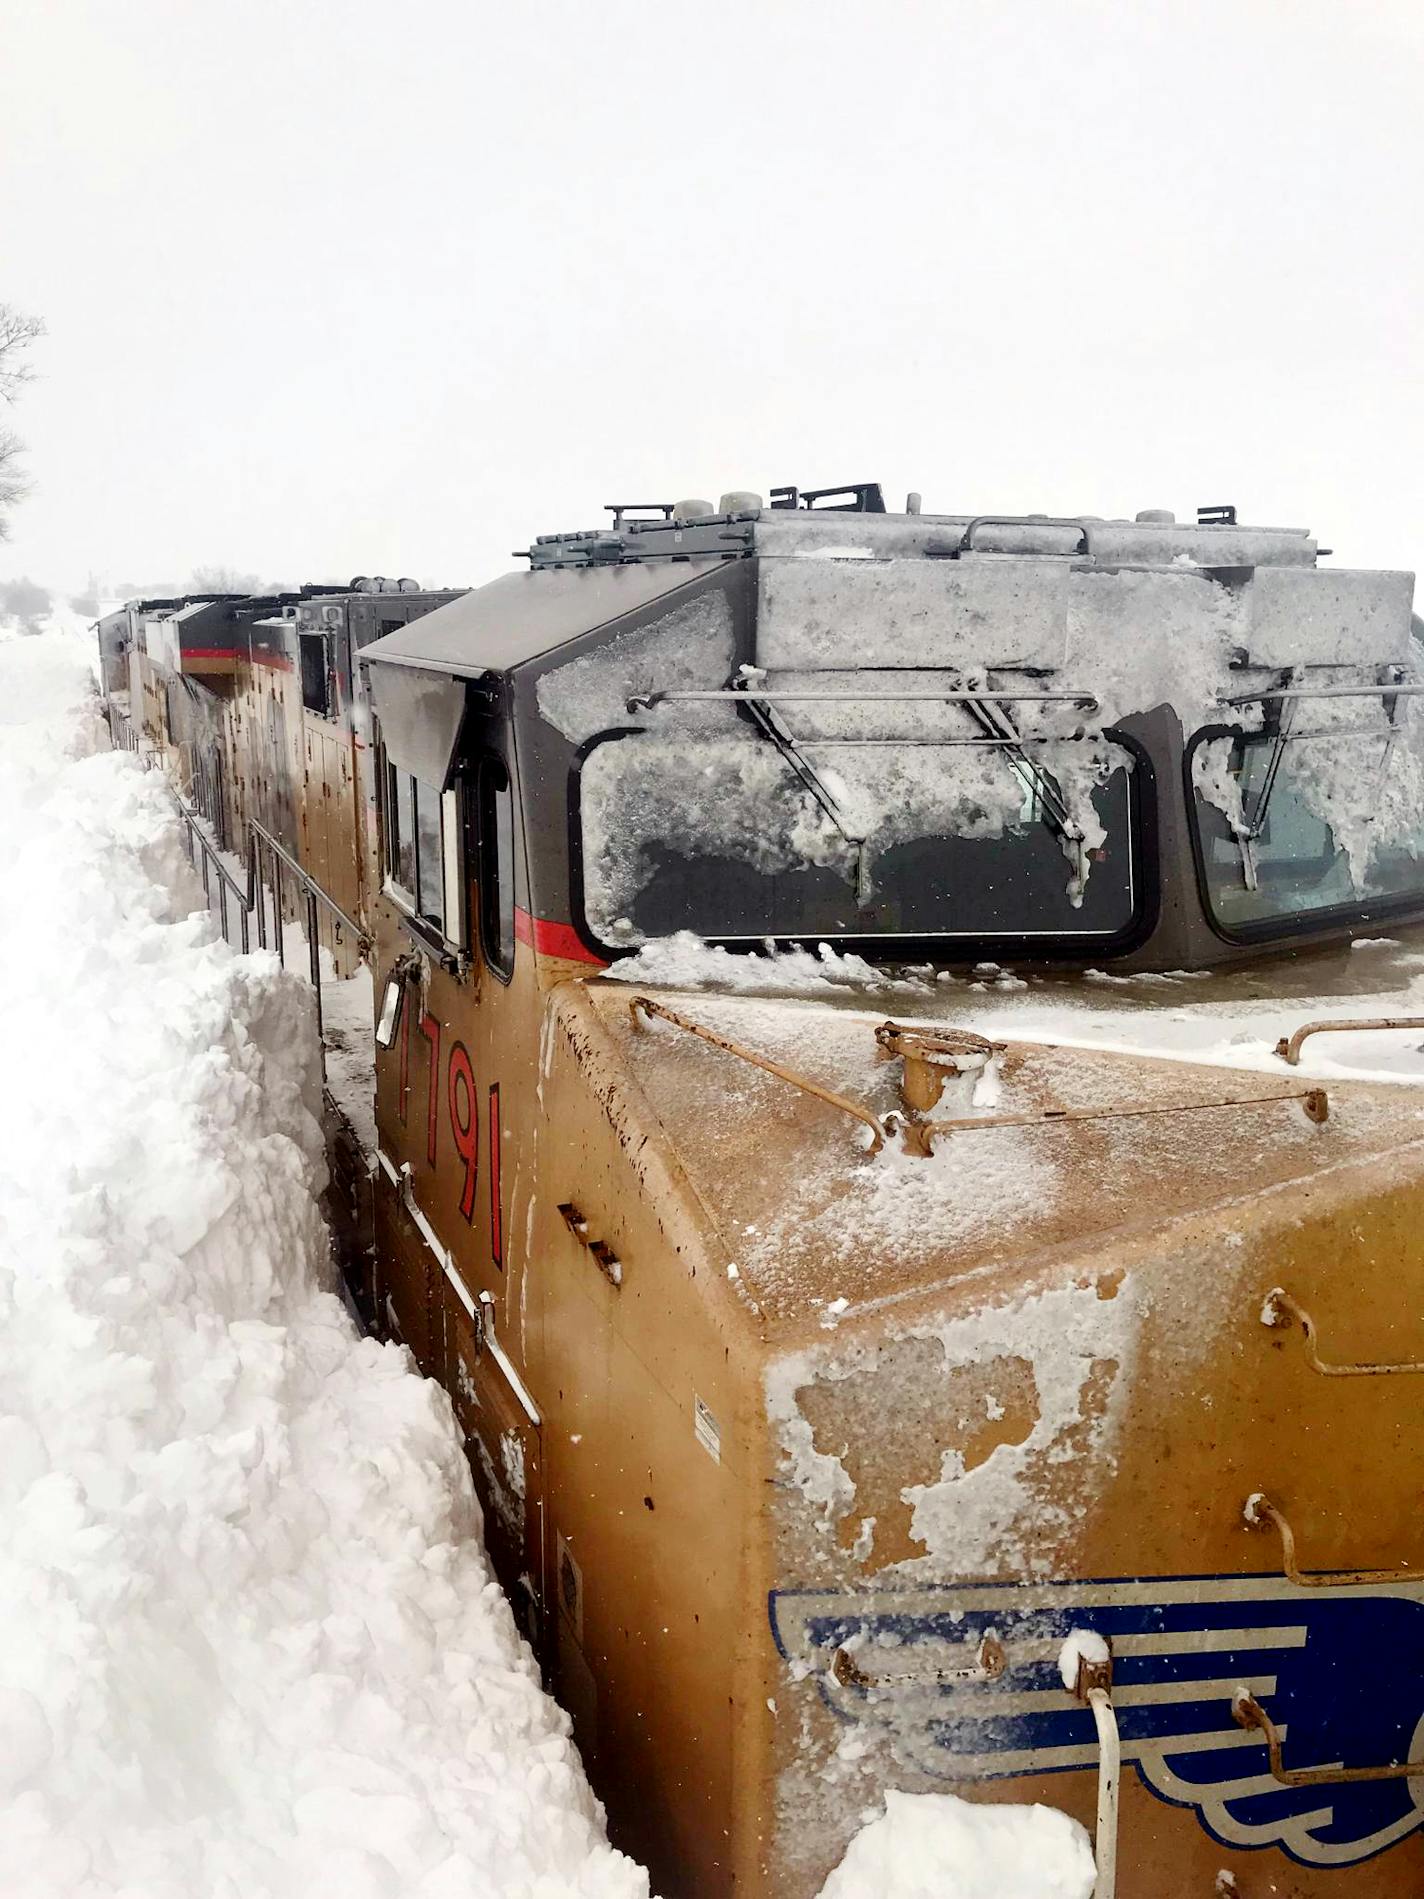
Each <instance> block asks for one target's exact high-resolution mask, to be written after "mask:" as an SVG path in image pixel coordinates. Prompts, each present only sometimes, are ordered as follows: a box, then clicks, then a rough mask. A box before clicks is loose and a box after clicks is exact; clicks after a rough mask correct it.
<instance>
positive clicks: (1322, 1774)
mask: <svg viewBox="0 0 1424 1899" xmlns="http://www.w3.org/2000/svg"><path fill="white" fill-rule="evenodd" d="M1231 1713H1232V1716H1233V1718H1234V1719H1235V1721H1236V1725H1237V1726H1238V1727H1242V1728H1248V1729H1254V1730H1255V1731H1256V1732H1257V1733H1258V1734H1260V1735H1262V1736H1263V1737H1264V1739H1265V1742H1266V1753H1267V1755H1268V1757H1269V1759H1270V1763H1271V1778H1272V1779H1273V1780H1278V1781H1279V1782H1280V1784H1281V1785H1282V1786H1283V1787H1336V1786H1341V1785H1348V1784H1349V1783H1350V1782H1352V1781H1360V1780H1417V1779H1418V1778H1419V1777H1420V1776H1421V1775H1424V1761H1392V1762H1390V1763H1388V1764H1387V1765H1385V1766H1383V1767H1287V1766H1286V1765H1285V1762H1284V1761H1283V1760H1282V1758H1281V1742H1282V1740H1283V1739H1284V1738H1285V1737H1284V1735H1283V1734H1282V1733H1281V1730H1280V1729H1279V1728H1278V1727H1277V1726H1276V1724H1275V1722H1274V1721H1273V1720H1272V1719H1271V1717H1270V1715H1268V1714H1267V1713H1266V1710H1265V1709H1264V1708H1263V1707H1262V1706H1261V1704H1260V1702H1259V1701H1257V1699H1256V1697H1255V1696H1254V1695H1253V1694H1249V1693H1248V1692H1247V1691H1246V1689H1244V1688H1238V1689H1237V1690H1236V1693H1235V1694H1234V1695H1233V1696H1232V1697H1231Z"/></svg>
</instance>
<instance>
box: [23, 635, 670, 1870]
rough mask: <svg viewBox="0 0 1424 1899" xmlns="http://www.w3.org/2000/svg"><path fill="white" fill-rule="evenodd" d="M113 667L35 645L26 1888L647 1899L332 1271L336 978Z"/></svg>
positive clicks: (56, 640)
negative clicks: (132, 752)
mask: <svg viewBox="0 0 1424 1899" xmlns="http://www.w3.org/2000/svg"><path fill="white" fill-rule="evenodd" d="M88 694H89V678H88V654H87V651H86V649H85V648H84V647H83V646H82V645H80V644H78V643H77V642H74V641H72V640H66V639H64V638H63V637H61V636H54V635H47V636H41V637H38V638H19V639H9V640H4V639H0V890H3V892H4V897H3V900H2V901H0V997H3V998H4V1002H5V1022H4V1031H3V1038H4V1039H3V1047H4V1052H5V1058H4V1086H3V1087H2V1088H0V1892H3V1893H5V1894H7V1895H15V1896H16V1899H20V1896H21V1895H23V1899H109V1896H110V1895H114V1896H115V1899H117V1895H119V1894H123V1895H124V1896H125V1899H208V1896H209V1895H211V1896H212V1899H219V1896H221V1899H265V1896H266V1895H272V1896H273V1899H276V1896H277V1895H282V1896H283V1899H285V1896H286V1895H291V1899H297V1895H301V1899H310V1895H314V1894H319V1893H333V1894H337V1893H339V1894H341V1895H342V1899H408V1896H409V1899H456V1896H457V1895H458V1899H470V1895H476V1894H478V1895H501V1896H503V1895H511V1896H513V1895H530V1896H531V1899H533V1896H534V1895H539V1896H540V1899H545V1896H547V1899H555V1896H556V1895H558V1896H559V1899H563V1896H564V1895H572V1894H578V1895H584V1894H586V1895H590V1896H593V1895H598V1896H599V1899H605V1896H606V1899H615V1896H616V1899H625V1896H626V1899H633V1896H634V1895H640V1894H645V1893H646V1891H647V1882H646V1878H645V1876H644V1875H643V1874H642V1873H641V1872H640V1871H639V1870H638V1869H637V1868H636V1867H634V1866H633V1865H632V1864H631V1863H630V1862H629V1861H628V1860H626V1859H625V1858H623V1857H622V1856H620V1855H618V1854H616V1853H614V1852H613V1851H612V1850H611V1849H610V1848H609V1847H608V1845H607V1843H606V1841H605V1839H604V1837H603V1834H602V1828H601V1823H600V1817H599V1813H598V1810H597V1807H596V1805H595V1802H594V1801H593V1799H592V1796H591V1795H590V1793H589V1790H588V1788H587V1785H586V1783H585V1781H584V1778H583V1774H582V1770H581V1768H580V1766H579V1763H578V1760H577V1757H576V1756H575V1754H574V1751H573V1748H572V1746H571V1743H570V1741H569V1739H568V1730H567V1724H566V1722H565V1720H564V1717H563V1716H562V1715H561V1714H560V1713H559V1711H558V1710H557V1709H556V1708H555V1707H554V1705H553V1703H552V1702H551V1701H549V1700H548V1698H547V1697H546V1696H545V1695H544V1694H543V1692H542V1690H541V1689H540V1686H539V1683H538V1679H537V1675H536V1672H535V1669H534V1666H533V1663H532V1661H531V1659H530V1657H529V1655H528V1653H527V1651H526V1650H525V1648H524V1646H523V1644H522V1643H521V1641H520V1639H519V1637H518V1635H517V1633H516V1630H515V1627H514V1624H513V1621H512V1619H511V1616H510V1613H509V1610H508V1608H507V1607H506V1604H505V1602H504V1598H503V1597H502V1595H501V1594H500V1593H499V1591H498V1589H497V1588H496V1586H495V1584H494V1582H493V1580H492V1579H491V1576H490V1572H489V1569H488V1566H487V1564H486V1561H485V1557H484V1554H483V1550H482V1547H481V1544H480V1539H479V1524H478V1518H477V1511H476V1508H475V1505H474V1503H473V1500H472V1496H471V1492H470V1488H469V1483H468V1478H467V1473H466V1470H465V1466H464V1460H463V1456H462V1453H461V1450H460V1447H459V1444H458V1442H457V1439H456V1436H455V1433H454V1430H453V1427H452V1424H451V1422H450V1418H449V1414H448V1409H447V1406H446V1402H445V1400H444V1398H443V1396H442V1395H441V1394H440V1393H439V1391H438V1390H437V1389H436V1387H435V1386H433V1385H432V1384H429V1383H427V1382H426V1381H424V1380H422V1379H420V1378H418V1377H415V1376H413V1375H412V1374H411V1372H410V1370H409V1368H408V1363H407V1360H406V1358H405V1355H404V1354H403V1353H402V1352H401V1351H400V1350H398V1349H397V1348H395V1347H391V1346H382V1345H378V1344H376V1343H375V1342H374V1341H371V1340H363V1339H360V1338H358V1337H357V1336H356V1334H355V1333H354V1331H353V1329H352V1327H351V1324H350V1321H349V1320H348V1318H347V1315H346V1312H345V1310H344V1308H343V1306H342V1304H341V1302H340V1300H339V1299H338V1298H337V1297H336V1296H335V1295H334V1293H333V1292H332V1291H331V1290H330V1289H329V1267H328V1243H327V1237H326V1234H325V1231H324V1229H323V1226H322V1223H321V1219H320V1216H319V1214H318V1211H317V1204H316V1194H317V1192H318V1190H319V1188H320V1185H321V1181H322V1177H323V1165H324V1164H323V1158H322V1147H321V1137H320V1130H319V1125H318V1107H319V1094H318V1076H317V1066H316V1046H315V1040H314V1036H313V1034H312V1030H311V1014H312V1012H311V1005H310V999H309V995H308V993H307V992H306V991H305V989H304V988H303V986H302V984H301V983H300V981H299V979H298V978H297V977H296V976H284V975H283V974H282V973H281V971H280V970H279V968H278V966H277V963H276V960H275V958H272V957H264V956H254V957H250V958H245V959H244V958H239V957H236V956H234V955H233V954H232V953H231V952H230V951H229V950H228V949H227V948H226V947H225V946H224V945H222V944H221V943H220V942H218V941H217V940H216V932H215V929H214V926H213V924H212V923H211V921H210V920H209V919H208V918H207V917H206V916H205V915H201V914H197V915H195V914H193V913H194V912H195V911H198V910H199V909H200V905H201V897H200V893H199V892H198V890H197V887H196V885H195V883H194V882H193V880H192V876H191V872H190V871H189V869H188V866H187V863H186V860H185V859H184V857H183V854H182V849H181V845H180V842H179V835H178V828H177V826H176V824H175V822H174V821H173V817H172V812H171V806H170V804H169V801H168V799H167V797H166V794H165V792H164V789H163V786H162V784H161V783H160V781H159V780H158V779H157V777H156V776H153V775H150V774H146V773H144V772H143V771H142V770H141V769H140V768H139V767H138V765H137V763H136V762H135V761H134V760H133V759H131V758H128V757H125V756H116V755H113V754H111V753H109V752H108V751H107V749H106V740H105V736H104V733H103V729H102V726H101V725H100V723H99V721H98V719H97V717H96V712H95V708H94V704H93V701H92V700H91V699H90V698H89V697H88Z"/></svg>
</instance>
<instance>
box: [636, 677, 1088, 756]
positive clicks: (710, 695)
mask: <svg viewBox="0 0 1424 1899" xmlns="http://www.w3.org/2000/svg"><path fill="white" fill-rule="evenodd" d="M674 699H677V700H682V699H734V700H736V699H740V700H743V701H748V700H749V701H751V702H752V703H753V704H756V705H764V704H771V705H781V704H786V705H836V706H856V707H865V706H873V705H877V704H879V703H880V702H882V701H883V702H884V703H885V704H886V705H896V706H898V705H933V706H954V705H996V706H997V705H1003V706H1018V705H1062V706H1077V708H1078V709H1079V711H1080V712H1096V711H1097V710H1098V700H1097V697H1096V695H1095V694H1094V693H1091V692H973V691H969V692H960V691H954V692H924V691H918V692H796V691H792V690H787V691H782V690H781V689H779V688H776V687H773V688H771V689H769V690H768V689H764V688H761V687H757V688H755V689H754V690H747V691H743V690H742V688H741V687H740V686H703V687H699V688H696V689H694V688H692V687H669V688H668V689H667V690H666V691H663V692H635V693H634V694H633V695H632V696H631V698H629V699H627V700H626V701H625V702H624V703H625V705H626V708H627V710H628V711H629V712H651V711H653V710H654V708H655V707H657V706H661V705H667V704H668V703H669V701H671V700H674ZM803 743H805V744H807V745H811V744H819V743H820V741H819V740H814V739H809V738H808V739H806V740H804V741H803Z"/></svg>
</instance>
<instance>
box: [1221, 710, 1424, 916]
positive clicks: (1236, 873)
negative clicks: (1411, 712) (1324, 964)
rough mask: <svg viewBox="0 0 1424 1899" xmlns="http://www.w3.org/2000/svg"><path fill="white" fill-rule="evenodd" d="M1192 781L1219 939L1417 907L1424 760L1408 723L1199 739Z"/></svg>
mask: <svg viewBox="0 0 1424 1899" xmlns="http://www.w3.org/2000/svg"><path fill="white" fill-rule="evenodd" d="M1355 717H1356V720H1357V721H1358V720H1359V711H1358V708H1356V710H1355ZM1192 784H1193V789H1194V794H1195V807H1196V822H1197V836H1198V845H1199V849H1200V855H1201V865H1202V872H1203V877H1204V880H1205V884H1206V895H1207V901H1208V903H1209V905H1210V907H1211V913H1212V916H1213V918H1214V920H1215V921H1216V923H1217V924H1218V925H1219V926H1220V927H1221V928H1222V929H1223V930H1225V931H1226V932H1227V933H1228V934H1232V933H1242V934H1251V933H1255V932H1260V931H1265V930H1269V929H1270V926H1272V925H1280V924H1282V923H1289V922H1291V921H1293V920H1295V919H1298V918H1301V917H1304V916H1312V915H1316V914H1317V913H1320V912H1325V911H1339V912H1354V913H1356V914H1367V913H1368V911H1369V910H1370V908H1371V907H1372V906H1373V907H1376V908H1377V907H1379V906H1380V905H1392V904H1407V903H1410V902H1413V903H1418V904H1424V755H1421V750H1420V746H1419V741H1418V737H1417V733H1416V728H1415V727H1414V725H1413V723H1412V722H1411V723H1410V724H1409V725H1407V726H1404V725H1401V727H1400V728H1399V729H1398V730H1397V731H1395V732H1393V733H1391V731H1390V729H1389V728H1388V727H1387V726H1386V725H1385V724H1384V722H1383V721H1382V720H1380V719H1379V718H1378V717H1376V719H1375V721H1374V722H1373V723H1370V724H1366V725H1364V726H1359V725H1358V723H1357V726H1356V729H1353V730H1350V729H1338V730H1325V731H1313V732H1308V733H1301V734H1299V735H1291V734H1286V735H1284V736H1281V735H1279V734H1272V733H1267V732H1251V733H1234V734H1208V733H1203V734H1200V735H1199V736H1198V738H1197V740H1196V742H1195V744H1194V746H1193V750H1192Z"/></svg>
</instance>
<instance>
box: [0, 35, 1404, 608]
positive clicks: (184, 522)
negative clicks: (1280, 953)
mask: <svg viewBox="0 0 1424 1899" xmlns="http://www.w3.org/2000/svg"><path fill="white" fill-rule="evenodd" d="M3 13H4V27H3V44H0V299H4V300H8V301H11V302H14V303H17V304H19V305H21V306H22V307H24V308H26V309H28V310H31V311H34V312H36V313H38V314H40V315H42V316H43V317H44V318H45V319H46V321H47V322H48V324H49V330H50V334H49V336H48V338H47V339H46V341H45V342H44V343H43V345H42V346H41V348H40V350H39V352H38V365H39V367H40V369H41V370H42V372H43V380H42V381H41V382H40V383H38V384H37V385H36V386H35V387H34V388H33V389H32V390H31V392H30V393H29V395H28V397H27V398H26V400H25V403H24V406H23V409H22V411H21V412H20V414H19V416H18V418H17V419H18V421H19V423H20V425H21V429H22V432H23V434H24V435H25V436H26V438H27V439H28V441H29V443H30V445H31V451H32V452H31V456H30V465H31V470H32V474H33V477H34V480H35V484H36V487H35V493H34V496H33V498H32V499H31V500H30V501H29V502H28V503H27V504H26V506H25V507H24V508H23V509H22V510H21V511H20V512H19V513H18V515H17V516H16V518H15V522H14V538H13V540H12V542H11V543H10V544H9V546H8V547H3V548H0V579H3V578H4V577H5V576H6V575H15V574H22V573H28V574H30V575H31V576H33V577H34V578H35V579H37V580H41V581H45V582H48V583H49V584H51V585H61V584H62V585H66V586H72V585H78V584H81V583H82V582H83V581H84V579H85V577H86V575H87V574H88V573H90V572H91V571H93V572H96V573H98V574H99V575H100V576H102V577H103V578H104V579H105V580H106V581H107V582H108V583H109V584H110V585H111V586H113V585H117V584H119V583H122V582H126V581H132V582H135V583H143V582H154V581H159V580H167V579H177V578H181V577H183V576H185V575H186V574H187V573H188V572H189V571H190V570H191V569H192V567H193V566H194V565H196V564H203V563H224V564H229V565H232V566H234V567H237V568H239V569H243V570H255V571H258V572H260V573H262V574H263V575H265V576H268V577H280V578H283V579H285V580H288V581H300V580H304V579H327V578H344V577H346V576H348V575H350V574H352V573H355V572H358V571H365V572H382V573H389V574H414V575H417V576H418V577H420V578H421V579H422V580H424V581H426V582H438V583H446V584H453V583H474V582H478V581H480V580H482V579H485V578H487V577H489V576H490V575H491V574H492V573H493V572H496V571H499V570H500V569H502V568H505V567H508V566H510V565H513V564H514V563H512V562H511V561H510V560H509V558H508V555H509V550H510V549H512V548H514V547H517V546H523V545H524V544H525V543H526V542H527V541H528V539H529V537H530V536H531V535H533V534H535V533H537V532H540V531H546V530H550V529H554V528H562V527H571V526H577V525H593V524H594V523H595V522H596V521H597V520H598V519H599V518H600V514H599V510H600V508H601V505H602V504H603V503H604V502H606V501H614V500H622V499H632V500H648V499H660V498H664V497H667V498H671V497H673V496H676V495H679V494H683V495H685V494H701V495H705V496H709V497H711V498H713V499H715V498H716V496H717V495H718V494H719V493H720V492H721V491H722V490H723V489H725V488H731V487H750V488H759V489H762V490H765V489H766V488H767V487H768V486H769V485H771V484H772V483H776V482H787V481H790V482H798V483H800V484H801V485H803V486H811V485H829V484H831V483H835V482H841V481H852V480H864V479H879V480H881V481H883V482H884V484H885V486H886V492H887V495H888V496H889V497H890V499H891V504H892V505H896V506H898V505H902V503H903V495H904V491H905V490H906V489H907V488H911V487H913V488H919V489H922V490H923V491H924V496H925V505H926V507H927V508H931V509H934V508H946V509H974V510H984V511H999V510H1004V511H1011V512H1023V511H1027V510H1035V509H1037V510H1046V511H1049V512H1053V513H1074V512H1078V511H1085V512H1092V513H1129V514H1130V513H1132V512H1134V511H1135V510H1137V509H1138V508H1141V507H1150V506H1158V507H1173V508H1175V509H1176V510H1177V511H1178V513H1179V514H1190V513H1191V511H1192V510H1193V509H1194V507H1195V506H1196V504H1197V503H1199V502H1217V501H1234V502H1236V503H1238V504H1239V506H1240V508H1241V510H1242V515H1243V518H1249V519H1252V520H1258V521H1259V520H1264V521H1273V522H1285V523H1291V524H1297V525H1304V526H1310V527H1313V528H1315V529H1316V530H1317V531H1318V532H1319V533H1320V535H1321V537H1322V539H1323V540H1324V541H1325V543H1326V544H1327V545H1329V546H1331V547H1333V548H1335V549H1336V550H1337V554H1338V556H1339V557H1340V558H1341V559H1342V560H1346V561H1349V562H1353V563H1359V564H1379V565H1393V566H1412V565H1415V564H1416V563H1417V562H1424V525H1421V514H1422V513H1424V475H1422V474H1421V467H1422V466H1424V455H1421V445H1422V444H1424V366H1421V365H1424V5H1421V4H1420V3H1419V0H1351V3H1350V4H1346V3H1345V0H1330V3H1329V4H1325V3H1323V0H1322V3H1321V4H1316V3H1315V0H1234V3H1233V4H1220V3H1219V0H1190V3H1189V0H1181V3H1180V4H1171V5H1164V4H1155V3H1154V0H1132V3H1131V4H1126V3H1124V4H1109V3H1108V0H1071V4H1070V3H1068V0H1065V3H1064V4H1054V3H1052V0H974V3H973V4H965V3H963V0H939V3H938V4H934V3H932V0H860V3H859V4H846V3H845V0H760V4H749V3H747V0H724V3H723V4H720V5H713V4H706V3H705V0H704V3H703V4H698V5H691V4H688V5H683V4H664V5H662V6H655V5H652V4H650V3H649V0H637V3H636V4H633V3H629V0H603V4H598V5H595V4H593V3H592V0H583V3H582V4H570V0H541V3H540V4H539V5H537V6H519V5H516V4H505V5H500V6H491V5H487V4H482V0H342V3H341V4H333V3H332V0H323V3H320V4H319V3H318V0H5V5H4V8H3Z"/></svg>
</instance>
